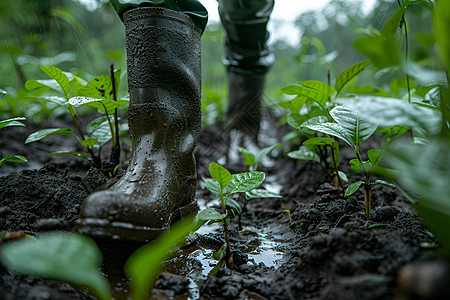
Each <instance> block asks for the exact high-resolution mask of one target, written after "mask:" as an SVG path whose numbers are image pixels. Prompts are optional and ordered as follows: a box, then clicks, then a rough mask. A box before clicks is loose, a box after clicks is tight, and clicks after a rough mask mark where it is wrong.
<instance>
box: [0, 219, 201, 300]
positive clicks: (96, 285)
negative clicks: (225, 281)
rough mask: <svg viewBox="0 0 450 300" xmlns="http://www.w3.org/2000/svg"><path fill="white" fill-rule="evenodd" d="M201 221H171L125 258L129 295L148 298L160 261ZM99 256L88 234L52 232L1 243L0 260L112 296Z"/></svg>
mask: <svg viewBox="0 0 450 300" xmlns="http://www.w3.org/2000/svg"><path fill="white" fill-rule="evenodd" d="M201 224H203V222H202V221H201V220H198V219H197V218H193V217H187V218H185V219H183V220H181V221H178V222H177V223H175V224H173V225H172V226H171V228H170V230H168V231H167V232H165V233H163V234H162V235H161V236H160V237H159V238H158V239H157V240H154V241H152V242H150V243H149V244H146V245H144V246H142V247H141V248H139V249H137V250H136V251H135V252H134V253H133V254H132V255H131V256H130V257H129V258H128V260H127V261H126V263H125V266H124V269H125V274H126V275H127V276H128V277H129V278H130V279H131V281H132V283H131V299H133V300H143V299H147V295H148V293H149V291H150V290H151V288H152V287H153V284H154V282H155V280H156V278H157V276H158V274H159V272H160V269H161V263H162V262H164V261H165V260H167V259H168V258H170V256H171V254H172V249H174V248H175V247H177V246H178V245H180V243H181V242H183V241H184V240H185V238H186V237H187V235H188V234H190V233H191V232H193V231H195V230H196V229H198V227H199V226H201ZM101 260H102V256H101V253H100V251H99V250H98V248H97V246H96V245H95V243H94V241H92V240H91V239H90V238H88V237H85V236H82V235H79V234H75V233H64V232H53V233H46V234H43V235H41V236H40V237H39V238H34V237H27V238H22V239H21V240H17V241H8V242H7V243H5V244H4V245H2V251H1V252H0V261H1V263H2V264H3V265H4V266H5V267H6V268H7V269H10V270H14V271H16V272H19V273H22V274H25V275H31V276H37V277H42V278H47V279H53V280H59V281H64V282H67V283H70V284H74V285H76V286H82V287H85V288H87V289H88V290H89V291H90V292H91V293H92V294H93V295H94V296H96V297H97V298H98V299H102V300H109V299H112V298H111V290H110V285H109V283H108V280H107V278H106V277H105V276H104V275H102V274H101V273H100V272H99V267H100V264H101Z"/></svg>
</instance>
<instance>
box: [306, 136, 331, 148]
mask: <svg viewBox="0 0 450 300" xmlns="http://www.w3.org/2000/svg"><path fill="white" fill-rule="evenodd" d="M302 144H303V145H305V146H331V145H332V144H333V138H328V137H313V138H310V139H307V140H306V141H304V142H303V143H302Z"/></svg>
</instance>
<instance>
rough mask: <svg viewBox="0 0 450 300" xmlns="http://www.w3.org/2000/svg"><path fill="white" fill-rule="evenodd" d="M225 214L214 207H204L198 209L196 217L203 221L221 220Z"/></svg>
mask: <svg viewBox="0 0 450 300" xmlns="http://www.w3.org/2000/svg"><path fill="white" fill-rule="evenodd" d="M226 216H227V215H226V214H221V213H220V212H218V211H217V210H215V209H214V208H205V209H202V210H201V211H199V213H198V214H197V219H199V220H203V221H209V220H222V219H223V218H225V217H226Z"/></svg>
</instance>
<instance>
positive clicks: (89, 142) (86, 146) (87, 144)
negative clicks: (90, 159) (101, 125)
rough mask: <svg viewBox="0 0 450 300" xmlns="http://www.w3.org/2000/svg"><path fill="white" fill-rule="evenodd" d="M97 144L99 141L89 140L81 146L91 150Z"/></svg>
mask: <svg viewBox="0 0 450 300" xmlns="http://www.w3.org/2000/svg"><path fill="white" fill-rule="evenodd" d="M95 144H97V139H95V138H88V139H85V140H84V141H82V142H81V146H83V147H85V148H89V147H92V146H94V145H95Z"/></svg>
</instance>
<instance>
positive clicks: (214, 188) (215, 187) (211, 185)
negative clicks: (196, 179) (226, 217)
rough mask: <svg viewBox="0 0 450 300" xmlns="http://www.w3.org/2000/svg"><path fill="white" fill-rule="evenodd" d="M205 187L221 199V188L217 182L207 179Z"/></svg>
mask: <svg viewBox="0 0 450 300" xmlns="http://www.w3.org/2000/svg"><path fill="white" fill-rule="evenodd" d="M205 186H206V188H207V189H208V191H210V192H211V193H213V194H214V195H216V196H217V197H220V186H219V184H218V183H217V182H216V181H214V180H212V179H206V180H205Z"/></svg>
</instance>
